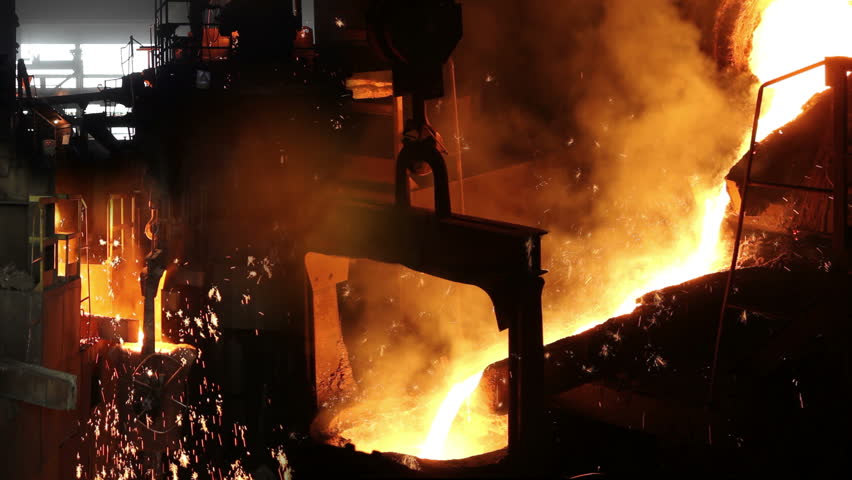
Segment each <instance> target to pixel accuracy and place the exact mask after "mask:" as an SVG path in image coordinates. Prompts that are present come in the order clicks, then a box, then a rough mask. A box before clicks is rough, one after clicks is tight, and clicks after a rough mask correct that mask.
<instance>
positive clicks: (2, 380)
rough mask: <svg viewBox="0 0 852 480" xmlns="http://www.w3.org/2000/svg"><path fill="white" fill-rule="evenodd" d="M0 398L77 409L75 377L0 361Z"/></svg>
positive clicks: (4, 360)
mask: <svg viewBox="0 0 852 480" xmlns="http://www.w3.org/2000/svg"><path fill="white" fill-rule="evenodd" d="M0 396H2V397H6V398H11V399H13V400H19V401H22V402H26V403H29V404H32V405H38V406H40V407H45V408H50V409H54V410H73V409H75V408H76V407H77V377H76V376H75V375H72V374H70V373H67V372H60V371H57V370H51V369H49V368H45V367H42V366H39V365H32V364H29V363H24V362H19V361H16V360H9V359H3V360H0Z"/></svg>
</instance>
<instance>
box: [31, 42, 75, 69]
mask: <svg viewBox="0 0 852 480" xmlns="http://www.w3.org/2000/svg"><path fill="white" fill-rule="evenodd" d="M73 50H74V44H73V43H57V44H50V43H30V44H26V43H25V44H23V45H21V58H23V59H24V61H26V63H27V65H31V64H32V62H33V60H35V59H40V60H42V61H46V62H54V61H68V60H73V59H74V54H73V53H71V52H72V51H73Z"/></svg>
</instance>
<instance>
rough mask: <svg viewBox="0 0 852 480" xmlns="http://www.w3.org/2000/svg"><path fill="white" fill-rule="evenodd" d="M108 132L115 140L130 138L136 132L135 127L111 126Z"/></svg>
mask: <svg viewBox="0 0 852 480" xmlns="http://www.w3.org/2000/svg"><path fill="white" fill-rule="evenodd" d="M110 133H112V136H113V137H115V139H116V140H130V139H131V138H133V135H135V134H136V129H135V128H127V127H116V128H111V129H110Z"/></svg>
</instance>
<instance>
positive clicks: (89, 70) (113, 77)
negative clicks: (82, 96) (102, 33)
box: [21, 43, 148, 96]
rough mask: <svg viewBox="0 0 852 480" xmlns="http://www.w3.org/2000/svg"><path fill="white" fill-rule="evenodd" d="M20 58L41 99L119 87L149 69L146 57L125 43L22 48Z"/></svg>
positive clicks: (41, 44)
mask: <svg viewBox="0 0 852 480" xmlns="http://www.w3.org/2000/svg"><path fill="white" fill-rule="evenodd" d="M131 53H133V55H132V56H131ZM21 58H22V59H24V63H25V64H26V65H27V70H28V73H29V74H30V75H32V76H33V77H34V82H33V84H34V85H35V87H36V94H37V95H41V96H49V95H55V94H57V93H59V92H58V91H59V90H66V91H67V90H78V89H84V90H88V91H91V90H94V89H97V88H104V87H117V86H120V78H121V77H122V76H124V75H127V74H129V73H132V72H140V71H142V70H144V69H145V68H147V67H148V56H147V54H145V53H140V52H131V50H130V48H129V47H128V46H127V44H123V43H116V44H82V45H81V44H70V43H63V44H44V43H31V44H23V45H21Z"/></svg>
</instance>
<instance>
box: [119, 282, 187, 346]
mask: <svg viewBox="0 0 852 480" xmlns="http://www.w3.org/2000/svg"><path fill="white" fill-rule="evenodd" d="M165 284H166V274H165V273H163V276H162V277H160V283H159V284H158V285H157V296H156V297H155V298H154V332H155V334H156V339H157V340H156V342H155V343H154V351H156V352H158V353H169V352H172V351H174V350H175V349H176V348H178V347H180V345H179V344H175V343H168V342H164V341H163V285H165ZM139 325H140V326H139V333H138V335H139V336H138V341H136V342H125V343H124V344H122V348H124V349H125V350H129V351H133V352H141V351H142V345H143V344H144V341H145V334H144V333H143V332H142V326H141V325H142V320H141V319H140V321H139Z"/></svg>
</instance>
